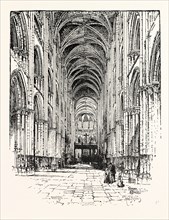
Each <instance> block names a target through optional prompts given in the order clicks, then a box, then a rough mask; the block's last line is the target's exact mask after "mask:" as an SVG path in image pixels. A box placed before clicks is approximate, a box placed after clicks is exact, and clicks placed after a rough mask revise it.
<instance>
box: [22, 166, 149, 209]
mask: <svg viewBox="0 0 169 220" xmlns="http://www.w3.org/2000/svg"><path fill="white" fill-rule="evenodd" d="M22 178H29V182H30V183H29V186H28V189H29V190H30V192H31V193H33V192H35V193H37V196H38V197H40V198H41V199H43V200H45V201H46V202H48V203H52V204H57V205H69V204H71V205H72V204H76V205H82V206H88V205H94V206H97V205H103V204H112V205H118V204H119V203H124V204H126V205H134V204H135V203H140V202H141V196H142V194H144V193H146V192H147V191H148V190H147V187H148V186H143V185H138V184H135V185H134V184H129V183H127V179H125V178H124V183H125V186H124V187H123V188H119V187H117V183H116V182H115V183H113V184H107V183H104V182H103V180H104V172H103V171H101V170H95V169H92V168H91V167H90V166H89V165H77V167H73V168H70V169H59V170H57V171H56V172H49V171H48V172H36V173H35V175H29V176H24V175H22Z"/></svg>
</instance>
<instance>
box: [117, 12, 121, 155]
mask: <svg viewBox="0 0 169 220" xmlns="http://www.w3.org/2000/svg"><path fill="white" fill-rule="evenodd" d="M119 29H120V27H119V15H118V16H117V18H116V121H117V123H116V148H117V151H116V157H118V156H119V152H118V151H119V148H120V124H119V120H120V98H119V95H120V94H119V91H120V82H119V76H120V68H119V67H120V63H119V59H120V53H119V50H120V44H119Z"/></svg>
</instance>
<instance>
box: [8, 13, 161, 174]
mask: <svg viewBox="0 0 169 220" xmlns="http://www.w3.org/2000/svg"><path fill="white" fill-rule="evenodd" d="M160 51H161V50H160V12H159V11H13V12H11V14H10V131H9V135H10V146H9V148H10V151H11V154H12V155H13V167H15V168H17V167H27V169H35V170H41V169H43V168H46V169H51V170H56V169H57V168H58V167H66V166H68V165H70V164H76V163H90V164H92V165H93V166H94V167H96V168H99V169H102V168H103V164H104V163H105V162H106V161H107V160H111V161H112V162H113V163H114V164H115V165H116V166H117V167H118V166H120V164H123V166H124V170H125V171H126V172H130V174H131V175H132V177H133V178H135V176H137V177H140V178H144V177H145V178H151V173H152V169H153V162H154V160H155V158H156V150H157V148H158V146H159V139H160V137H161V58H160Z"/></svg>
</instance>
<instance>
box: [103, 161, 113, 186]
mask: <svg viewBox="0 0 169 220" xmlns="http://www.w3.org/2000/svg"><path fill="white" fill-rule="evenodd" d="M115 175H116V167H115V165H114V164H112V163H109V164H108V166H107V168H106V169H105V180H104V183H113V182H115Z"/></svg>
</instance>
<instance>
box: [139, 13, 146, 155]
mask: <svg viewBox="0 0 169 220" xmlns="http://www.w3.org/2000/svg"><path fill="white" fill-rule="evenodd" d="M143 49H144V43H143V12H140V87H141V88H143ZM144 102H145V91H144V90H143V89H142V90H141V91H140V151H141V154H144V153H145V150H144V149H145V117H144V113H145V104H144Z"/></svg>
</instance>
